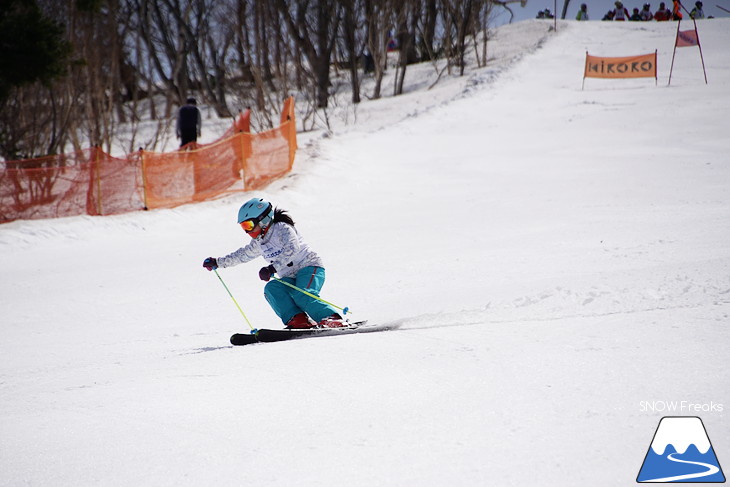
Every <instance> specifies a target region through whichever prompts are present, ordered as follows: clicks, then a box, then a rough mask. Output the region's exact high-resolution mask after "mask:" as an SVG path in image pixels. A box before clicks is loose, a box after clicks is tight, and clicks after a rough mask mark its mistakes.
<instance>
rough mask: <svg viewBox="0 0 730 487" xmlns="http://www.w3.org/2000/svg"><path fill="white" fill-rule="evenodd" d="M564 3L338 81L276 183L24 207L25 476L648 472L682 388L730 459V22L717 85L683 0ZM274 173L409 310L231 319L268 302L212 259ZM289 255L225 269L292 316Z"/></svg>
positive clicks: (372, 294) (3, 400) (436, 479)
mask: <svg viewBox="0 0 730 487" xmlns="http://www.w3.org/2000/svg"><path fill="white" fill-rule="evenodd" d="M549 27H550V26H549V25H548V24H547V23H545V22H541V21H536V20H529V21H524V22H519V23H516V24H513V25H509V26H504V27H501V28H499V29H497V30H496V32H495V33H494V36H493V38H492V40H491V41H490V43H489V46H488V49H489V63H488V64H487V65H486V66H485V67H481V68H480V67H478V66H477V63H476V62H475V59H474V58H470V59H469V63H468V67H467V69H466V74H465V76H463V77H460V76H456V75H455V73H452V74H450V73H448V71H447V70H446V69H445V66H444V65H443V64H441V65H434V64H431V63H423V64H420V65H412V66H410V65H409V67H408V75H407V77H406V81H405V82H406V86H405V87H404V91H405V94H403V95H401V96H397V97H393V96H385V97H384V98H382V99H380V100H371V99H369V98H367V96H364V97H363V98H364V100H365V101H363V102H362V103H361V104H359V105H358V106H357V107H353V106H352V105H351V104H350V103H349V99H350V98H349V97H348V94H347V92H343V93H341V95H340V98H339V99H337V100H336V103H335V102H334V101H333V103H332V107H331V110H329V111H328V113H327V118H326V122H327V123H328V124H329V125H328V127H327V128H325V127H324V122H325V120H324V117H322V120H321V125H319V126H317V127H316V128H315V129H312V130H309V131H307V132H306V133H300V134H299V138H298V145H299V149H298V151H297V154H296V160H295V163H294V168H293V171H292V172H291V173H290V174H288V175H287V176H286V177H283V178H282V179H280V180H277V181H275V182H273V183H272V184H270V185H269V186H267V187H266V188H263V189H261V190H260V191H256V192H248V193H243V192H239V193H236V194H232V195H228V196H226V197H223V198H219V199H216V200H213V201H207V202H199V203H196V204H189V205H184V206H180V207H178V208H174V209H164V210H153V211H146V212H143V211H140V212H134V213H128V214H123V215H116V216H108V217H88V216H79V217H71V218H59V219H53V220H32V221H30V220H29V221H15V222H11V223H7V224H3V225H0V336H1V337H2V339H0V465H1V468H0V486H3V487H4V486H18V485H42V486H54V487H55V486H60V487H65V486H90V485H93V486H96V485H99V486H175V487H181V486H182V487H186V486H201V485H202V486H209V485H210V486H217V487H228V486H231V487H233V486H236V487H239V486H254V487H258V486H265V487H279V486H282V487H291V486H297V487H321V486H337V485H347V486H348V487H372V486H385V487H390V486H398V487H411V486H413V487H423V486H443V485H448V486H454V487H461V486H468V487H472V486H479V485H500V486H506V487H511V486H519V487H522V486H525V487H528V486H529V487H532V486H546V487H553V486H554V487H558V486H559V487H585V486H597V487H604V486H606V487H608V486H610V487H615V486H617V485H635V479H636V477H637V474H638V473H639V470H640V467H641V465H642V462H643V460H644V458H645V456H646V454H647V452H648V450H649V449H650V446H651V443H652V438H653V435H654V433H655V431H656V430H657V425H658V424H659V422H660V420H661V418H662V417H663V416H666V415H672V416H678V415H682V416H701V419H702V423H703V425H704V427H705V428H706V431H707V435H708V437H709V439H710V440H711V441H712V446H713V449H714V451H715V452H717V456H718V458H720V459H721V461H722V465H723V466H724V468H725V469H727V468H729V467H728V464H729V462H728V461H727V459H728V458H730V421H728V411H730V368H729V367H727V356H728V348H730V326H728V323H730V185H729V184H728V182H729V181H730V161H729V160H728V147H730V132H728V130H727V114H728V113H730V92H728V90H727V86H728V84H730V70H728V66H730V51H728V49H727V46H728V45H729V44H730V42H729V41H730V19H718V20H716V21H713V22H709V21H708V22H707V23H706V24H705V26H704V30H703V34H702V40H703V51H704V58H705V64H706V67H707V78H708V80H709V83H708V84H705V82H704V78H703V75H702V69H701V64H700V59H699V53H698V50H697V49H696V48H694V47H687V48H681V49H678V50H677V53H676V59H675V62H674V74H673V77H672V82H671V85H669V86H668V83H667V82H668V75H669V64H670V62H671V58H672V53H673V45H674V34H675V32H674V25H672V24H671V23H656V22H654V23H647V24H645V25H642V26H641V28H637V27H636V25H635V24H633V25H632V24H630V23H618V22H612V23H608V22H582V23H578V22H564V23H563V28H561V29H559V30H558V32H557V33H556V32H553V31H551V30H550V28H549ZM586 50H588V51H590V52H591V53H594V52H596V53H598V54H604V55H610V53H615V54H619V55H631V54H641V53H646V52H654V51H655V50H657V51H658V54H657V56H658V80H655V79H654V78H638V79H631V80H602V79H595V78H591V79H587V80H586V82H585V87H584V88H583V89H581V84H582V81H583V80H582V76H583V68H584V61H585V52H586ZM469 55H470V56H472V55H474V53H473V50H470V53H469ZM395 74H396V70H395V69H392V70H388V73H387V78H386V79H385V80H384V86H393V83H394V76H395ZM372 89H373V79H372V77H366V78H365V79H363V92H364V93H372ZM383 92H388V93H390V92H391V90H387V89H384V90H383ZM302 105H304V104H302ZM299 108H300V109H301V110H305V107H304V106H302V107H299ZM299 115H301V116H303V115H304V113H301V112H300V113H299ZM302 118H303V117H302ZM300 120H301V118H300ZM300 123H301V122H300ZM130 130H131V129H130ZM222 132H223V130H222V129H221V130H220V131H218V132H216V129H215V124H213V123H207V124H204V125H203V140H215V138H217V137H218V136H220V134H221V133H222ZM191 179H192V178H191ZM59 184H62V181H61V182H60V183H59ZM254 196H256V197H263V198H266V199H268V200H270V201H272V202H273V203H274V204H275V205H276V206H277V207H280V208H283V209H286V210H288V211H289V214H290V215H291V216H292V217H293V219H294V220H295V221H296V222H297V229H298V231H299V232H300V233H301V235H302V237H303V238H304V239H305V240H306V241H307V243H308V244H309V245H310V247H311V248H312V249H313V250H315V251H316V252H318V253H319V254H320V255H321V257H322V259H323V260H324V263H325V264H324V265H325V267H326V273H327V280H326V283H325V285H324V288H323V290H322V295H323V297H324V298H325V299H327V300H328V301H330V302H333V303H335V304H337V305H338V306H340V307H348V308H349V309H350V310H351V311H352V313H351V314H350V317H351V318H353V319H358V320H361V319H368V320H369V321H370V322H372V323H376V324H387V325H389V326H393V327H397V328H398V329H396V330H392V331H385V332H379V333H367V334H359V335H357V334H355V335H348V336H341V337H322V338H314V339H306V340H292V341H288V342H283V343H267V344H255V345H247V346H244V347H232V346H230V345H229V337H230V335H231V334H233V333H236V332H246V331H247V329H248V327H247V325H246V324H245V322H244V320H243V318H242V316H241V313H240V312H239V311H238V309H237V308H236V306H235V305H234V303H233V302H232V300H231V298H230V296H229V295H228V293H227V291H226V290H225V289H224V287H223V286H222V285H221V282H220V281H219V279H218V278H217V277H216V275H215V274H214V273H212V272H208V271H206V270H205V269H203V267H202V262H203V260H204V259H205V258H206V257H208V256H214V257H218V256H221V255H225V254H227V253H229V252H231V251H233V250H236V249H237V248H239V247H240V246H242V245H244V244H246V243H247V242H248V237H247V236H246V235H245V234H244V232H243V231H242V230H241V228H240V226H239V225H237V224H236V220H235V218H236V215H237V212H238V209H239V207H240V206H241V204H242V203H243V202H245V201H247V200H248V199H250V198H252V197H254ZM267 264H268V263H267V262H266V261H264V260H263V259H257V260H255V261H252V262H250V263H247V264H242V265H240V266H236V267H232V268H226V269H219V273H220V277H221V279H222V280H224V282H225V283H226V285H227V287H228V289H229V290H230V292H231V293H232V294H233V296H234V297H235V298H236V300H237V303H238V304H239V305H240V306H241V309H242V310H244V311H245V313H246V315H247V317H248V319H249V320H250V321H251V323H252V324H253V325H254V326H255V327H257V328H266V327H268V328H279V327H281V326H282V324H281V323H280V322H278V320H277V318H276V316H275V315H274V313H273V312H272V310H271V309H270V307H269V306H268V304H267V303H266V300H265V298H264V296H263V286H264V283H263V282H262V281H261V280H260V279H259V278H258V271H259V269H260V268H261V267H264V266H266V265H267ZM649 404H650V405H651V408H650V407H648V405H649ZM667 404H676V405H677V408H678V409H675V410H673V411H671V412H668V411H667V409H666V407H664V408H662V407H661V406H662V405H665V406H666V405H667ZM718 405H720V406H722V407H719V408H718V407H717V406H718ZM679 467H682V465H679ZM728 473H729V472H728V471H727V470H726V471H725V474H726V475H727V474H728Z"/></svg>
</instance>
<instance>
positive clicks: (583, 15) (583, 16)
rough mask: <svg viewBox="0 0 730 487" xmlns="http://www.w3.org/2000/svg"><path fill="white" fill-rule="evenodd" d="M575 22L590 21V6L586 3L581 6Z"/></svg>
mask: <svg viewBox="0 0 730 487" xmlns="http://www.w3.org/2000/svg"><path fill="white" fill-rule="evenodd" d="M575 20H588V5H586V4H585V3H582V4H581V5H580V10H578V14H577V15H576V16H575Z"/></svg>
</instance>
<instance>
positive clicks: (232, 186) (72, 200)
mask: <svg viewBox="0 0 730 487" xmlns="http://www.w3.org/2000/svg"><path fill="white" fill-rule="evenodd" d="M249 117H250V115H249V112H248V111H247V112H246V113H243V114H242V115H241V116H240V117H239V118H238V119H237V120H236V121H235V122H234V124H233V126H232V127H231V128H230V129H228V131H227V132H226V133H225V134H224V137H222V138H221V139H219V140H218V141H216V142H213V143H211V144H206V145H197V146H190V150H183V151H177V152H170V153H155V152H148V151H140V152H137V153H134V154H130V155H127V156H126V157H124V158H121V159H120V158H115V157H112V156H110V155H109V154H106V153H104V152H103V151H101V150H100V149H98V148H91V149H87V150H84V151H80V152H77V153H73V154H63V155H58V156H49V157H43V158H38V159H31V160H24V161H9V162H5V163H0V223H5V222H9V221H13V220H18V219H36V218H54V217H62V216H75V215H111V214H116V213H123V212H128V211H135V210H141V209H147V208H149V209H152V208H170V207H174V206H178V205H181V204H185V203H190V202H194V201H202V200H206V199H209V198H212V197H215V196H218V195H221V194H224V193H226V192H231V191H244V190H251V189H257V188H261V187H262V186H265V185H266V184H268V183H270V182H271V181H273V180H274V179H277V178H279V177H281V176H283V175H284V174H286V173H287V172H289V171H290V170H291V167H292V164H293V163H294V154H295V151H296V127H295V120H294V104H293V98H290V99H288V100H287V101H286V102H285V105H284V110H283V111H282V120H284V122H283V123H282V124H281V126H280V127H278V128H276V129H273V130H269V131H266V132H263V133H259V134H251V133H247V131H248V128H249V119H250V118H249ZM244 130H245V131H246V132H244ZM192 147H195V148H192Z"/></svg>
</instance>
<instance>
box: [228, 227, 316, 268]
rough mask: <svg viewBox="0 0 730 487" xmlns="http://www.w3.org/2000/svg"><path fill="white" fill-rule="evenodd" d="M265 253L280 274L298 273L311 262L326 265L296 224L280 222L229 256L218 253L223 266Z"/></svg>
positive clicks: (263, 255) (249, 259)
mask: <svg viewBox="0 0 730 487" xmlns="http://www.w3.org/2000/svg"><path fill="white" fill-rule="evenodd" d="M256 257H263V258H264V259H266V260H267V261H268V262H269V263H270V264H271V265H273V266H274V269H276V273H277V274H278V275H279V277H294V276H296V274H297V272H299V271H300V270H301V269H303V268H305V267H309V266H314V267H324V265H323V264H322V259H321V258H320V257H319V255H317V253H316V252H314V251H313V250H312V249H310V248H309V245H307V244H306V243H305V242H304V239H302V237H301V235H299V232H298V231H297V229H296V228H294V227H293V226H291V225H289V224H287V223H283V222H278V223H274V224H273V225H271V227H270V228H269V231H268V232H266V235H264V237H263V238H261V239H260V240H259V239H254V240H251V243H249V244H248V245H246V246H245V247H241V248H240V249H238V250H236V251H235V252H233V253H230V254H228V255H226V256H225V257H218V258H217V259H216V261H217V262H218V266H219V267H232V266H234V265H238V264H243V263H245V262H250V261H252V260H254V259H255V258H256Z"/></svg>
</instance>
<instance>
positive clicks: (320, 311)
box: [264, 267, 337, 325]
mask: <svg viewBox="0 0 730 487" xmlns="http://www.w3.org/2000/svg"><path fill="white" fill-rule="evenodd" d="M281 280H282V281H286V282H288V283H289V284H294V285H295V286H296V287H298V288H300V289H304V290H305V291H307V292H308V293H311V294H314V295H315V296H319V291H320V290H321V289H322V286H323V285H324V268H323V267H304V268H303V269H301V270H300V271H299V272H297V275H296V277H284V278H282V279H281ZM264 296H265V297H266V301H268V302H269V304H270V305H271V307H272V308H273V309H274V312H275V313H276V314H277V315H278V316H279V318H281V321H282V322H283V323H284V324H285V325H286V324H287V323H288V322H289V320H290V319H292V318H293V317H294V315H297V314H299V313H301V312H304V313H307V315H309V317H310V318H312V319H313V320H314V321H321V320H322V319H324V318H327V317H328V316H332V315H334V314H337V310H336V309H335V308H333V307H332V306H330V305H328V304H327V303H324V302H322V301H319V300H317V299H314V298H312V297H310V296H307V295H306V294H304V293H302V292H299V291H297V290H296V289H292V288H290V287H289V286H286V285H284V284H282V283H280V282H279V281H269V283H268V284H266V286H265V287H264Z"/></svg>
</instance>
